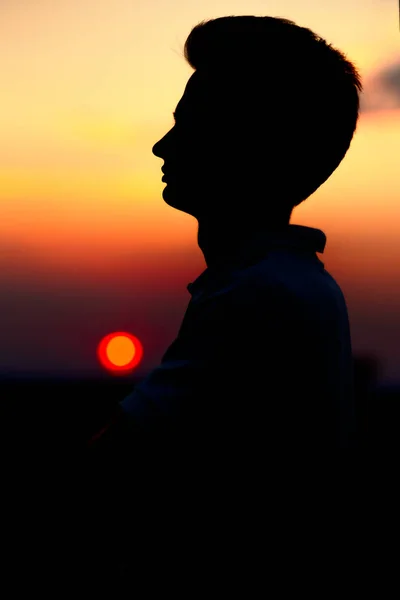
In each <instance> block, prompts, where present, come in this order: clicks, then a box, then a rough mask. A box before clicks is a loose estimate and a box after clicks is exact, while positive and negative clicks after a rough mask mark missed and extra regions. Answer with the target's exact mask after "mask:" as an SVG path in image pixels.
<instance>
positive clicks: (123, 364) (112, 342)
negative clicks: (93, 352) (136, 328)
mask: <svg viewBox="0 0 400 600" xmlns="http://www.w3.org/2000/svg"><path fill="white" fill-rule="evenodd" d="M97 355H98V358H99V361H100V363H101V365H102V366H103V367H105V368H106V369H107V370H108V371H113V372H124V373H126V372H130V371H132V370H133V369H134V368H135V367H137V366H138V364H139V363H140V361H141V360H142V357H143V347H142V344H141V342H140V341H139V340H138V338H137V337H135V336H134V335H132V334H130V333H126V332H121V331H119V332H115V333H110V334H109V335H106V336H105V337H104V338H103V339H102V340H101V342H100V344H99V346H98V349H97Z"/></svg>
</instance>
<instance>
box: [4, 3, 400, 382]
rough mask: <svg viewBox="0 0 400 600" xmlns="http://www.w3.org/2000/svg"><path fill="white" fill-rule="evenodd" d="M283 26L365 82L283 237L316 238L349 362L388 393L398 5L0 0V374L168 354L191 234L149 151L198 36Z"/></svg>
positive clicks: (398, 136) (397, 220)
mask: <svg viewBox="0 0 400 600" xmlns="http://www.w3.org/2000/svg"><path fill="white" fill-rule="evenodd" d="M241 14H242V15H244V14H254V15H260V16H261V15H270V16H276V17H286V18H289V19H292V20H294V21H295V22H296V23H297V24H298V25H302V26H306V27H309V28H311V29H312V30H314V31H315V32H316V33H318V34H320V35H321V36H322V37H323V38H325V39H326V40H327V41H328V42H330V43H332V44H333V45H334V46H336V47H338V48H339V49H340V50H342V51H344V52H345V53H346V54H347V56H348V57H349V58H350V60H352V61H354V62H355V64H356V65H357V66H358V68H359V70H360V72H361V76H362V79H363V83H364V88H365V91H364V93H363V95H362V112H361V117H360V121H359V124H358V129H357V132H356V134H355V137H354V139H353V142H352V145H351V148H350V150H349V152H348V154H347V156H346V157H345V159H344V161H343V163H342V164H341V165H340V166H339V167H338V169H337V171H336V172H335V173H334V174H333V175H332V176H331V178H330V179H329V180H328V181H327V182H326V183H325V184H324V185H323V186H322V187H321V188H320V189H319V190H318V191H317V192H316V193H315V194H314V195H313V196H311V197H310V198H309V199H308V200H307V201H306V202H304V203H303V204H302V205H300V206H299V207H298V208H296V209H295V211H294V212H293V215H292V219H291V222H292V223H297V224H301V225H308V226H310V227H317V228H319V229H322V230H323V231H324V232H325V234H326V236H327V245H326V249H325V252H324V254H322V255H318V256H319V258H320V259H321V260H322V261H323V262H324V264H325V267H326V269H327V270H328V271H329V272H330V273H331V274H332V275H333V276H334V277H335V279H336V280H337V281H338V283H339V285H340V286H341V288H342V290H343V292H344V294H345V297H346V300H347V304H348V309H349V316H350V324H351V332H352V342H353V349H354V353H355V354H360V353H363V354H373V355H375V356H376V357H377V358H378V359H379V360H380V361H381V365H382V378H383V379H384V380H385V381H399V382H400V309H399V307H400V168H399V164H400V163H399V156H400V52H399V47H400V31H399V5H398V1H397V0H368V1H366V0H346V1H345V0H335V1H333V0H332V1H331V2H327V1H324V2H321V0H304V1H303V2H299V1H298V0H276V1H266V0H264V1H261V0H260V1H259V0H236V1H232V0H231V1H222V0H202V2H197V3H195V2H188V1H187V0H175V1H173V0H147V1H146V2H143V1H140V0H112V1H111V0H57V1H56V2H55V1H54V0H37V1H35V2H26V1H25V0H3V1H2V2H1V4H0V56H1V59H0V64H1V77H0V98H1V111H0V130H1V136H0V207H1V219H0V269H1V279H0V329H1V336H0V376H2V375H7V374H14V373H15V374H23V373H27V372H32V373H34V374H43V375H51V374H65V375H71V376H74V375H76V374H94V375H96V373H100V372H101V367H100V365H99V362H98V359H97V355H96V348H97V345H98V343H99V341H100V340H101V339H102V338H103V337H104V336H106V335H107V334H109V333H111V332H113V331H127V332H130V333H131V334H133V335H134V336H137V338H138V339H140V340H141V342H142V344H143V353H144V354H143V361H142V363H141V365H140V366H139V367H138V369H137V373H138V375H141V374H145V373H147V372H148V371H149V370H150V369H152V368H154V367H155V366H157V364H158V363H159V361H160V360H161V357H162V355H163V353H164V352H165V350H166V349H167V347H168V346H169V344H170V343H171V342H172V341H173V339H174V338H175V336H176V334H177V331H178V329H179V326H180V323H181V321H182V318H183V315H184V312H185V310H186V307H187V304H188V302H189V300H190V295H189V293H188V291H187V289H186V286H187V284H188V283H189V282H191V281H194V279H195V278H196V277H197V276H198V275H199V274H200V273H201V272H202V271H203V270H204V269H205V267H206V265H205V261H204V258H203V255H202V252H201V250H200V249H199V247H198V246H197V221H196V220H195V219H194V217H192V216H190V215H187V214H184V213H182V212H179V211H177V210H174V209H173V208H171V207H170V206H168V205H167V204H166V203H165V202H164V200H163V198H162V195H161V194H162V190H163V188H164V186H165V184H164V183H163V182H162V181H161V176H162V173H161V171H160V169H161V167H162V165H163V161H162V160H161V159H158V158H156V157H155V156H154V155H153V154H152V152H151V149H152V146H153V145H154V143H155V142H156V141H158V140H159V139H160V138H161V137H163V136H164V135H165V133H166V132H167V131H168V130H169V129H170V128H171V127H172V125H173V117H172V112H173V111H174V109H175V107H176V105H177V103H178V101H179V99H180V98H181V96H182V94H183V91H184V87H185V85H186V82H187V80H188V78H189V77H190V75H191V74H192V72H193V71H192V69H191V67H190V66H189V65H188V64H187V63H186V61H185V59H184V57H183V46H184V43H185V40H186V38H187V36H188V34H189V33H190V30H191V29H192V28H193V27H194V25H196V24H197V23H198V22H199V21H201V20H204V19H208V18H215V17H220V16H225V15H241Z"/></svg>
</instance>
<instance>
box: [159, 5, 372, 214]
mask: <svg viewBox="0 0 400 600" xmlns="http://www.w3.org/2000/svg"><path fill="white" fill-rule="evenodd" d="M184 56H185V59H186V60H187V62H188V63H189V64H190V66H191V67H193V68H194V69H195V72H194V73H193V74H192V76H191V77H190V79H189V81H188V83H187V85H186V88H185V91H184V94H183V96H182V98H181V100H180V101H179V103H178V105H177V108H176V114H175V117H176V123H175V125H174V126H173V128H172V129H171V130H170V131H169V132H168V133H167V134H166V135H165V136H164V137H163V138H162V139H161V140H159V141H158V142H157V143H156V144H155V145H154V147H153V153H154V154H155V155H156V156H158V157H160V158H162V159H163V160H164V170H165V176H166V182H167V186H166V187H165V189H164V191H163V197H164V200H165V201H166V202H167V204H169V205H171V206H173V207H175V208H177V209H178V210H182V211H184V212H187V213H189V214H191V215H193V216H195V217H196V218H198V219H201V218H202V217H204V218H208V219H210V218H211V219H212V218H214V217H215V218H216V219H217V218H218V217H219V216H222V215H225V217H229V216H232V218H236V219H239V220H243V221H246V220H247V221H249V220H250V221H251V220H254V221H259V220H260V219H261V220H262V219H263V218H264V217H265V218H267V219H268V220H271V217H272V218H275V219H276V220H280V221H282V219H283V221H286V222H289V219H290V215H291V212H292V210H293V208H294V207H295V206H297V205H298V204H300V203H301V202H302V201H303V200H305V199H306V198H308V197H309V196H310V195H311V194H313V193H314V192H315V191H316V190H317V189H318V188H319V187H320V186H321V185H322V183H324V182H325V181H326V180H327V179H328V178H329V177H330V175H331V174H332V173H333V172H334V171H335V169H336V168H337V167H338V165H339V164H340V162H341V161H342V160H343V158H344V156H345V154H346V152H347V150H348V148H349V146H350V143H351V140H352V138H353V135H354V132H355V131H356V127H357V121H358V116H359V93H360V92H361V91H362V84H361V80H360V75H359V73H358V71H357V69H356V67H355V66H354V65H353V64H352V63H351V62H350V61H348V60H347V58H346V57H345V55H344V54H343V53H342V52H340V51H339V50H336V49H335V48H333V47H332V46H331V45H329V44H328V43H327V42H325V40H323V39H322V38H320V37H319V36H318V35H317V34H315V33H313V32H312V31H311V30H310V29H307V28H304V27H299V26H297V25H296V24H295V23H294V22H292V21H289V20H287V19H281V18H274V17H257V16H229V17H221V18H217V19H212V20H209V21H203V22H201V23H199V24H198V25H196V26H195V27H194V28H193V30H192V31H191V33H190V34H189V36H188V38H187V40H186V43H185V49H184Z"/></svg>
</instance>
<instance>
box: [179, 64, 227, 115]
mask: <svg viewBox="0 0 400 600" xmlns="http://www.w3.org/2000/svg"><path fill="white" fill-rule="evenodd" d="M218 105H219V102H218V94H217V93H216V89H215V86H214V85H213V83H212V81H211V80H210V79H208V78H207V77H206V76H205V75H203V74H199V72H198V71H195V72H194V73H193V74H192V75H191V77H190V78H189V80H188V82H187V83H186V86H185V90H184V92H183V95H182V97H181V99H180V100H179V102H178V104H177V105H176V109H175V112H176V119H177V120H178V119H179V118H180V117H181V118H184V119H187V118H195V119H201V118H202V117H205V118H207V119H210V118H212V116H213V115H215V114H216V113H218Z"/></svg>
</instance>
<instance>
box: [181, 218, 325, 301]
mask: <svg viewBox="0 0 400 600" xmlns="http://www.w3.org/2000/svg"><path fill="white" fill-rule="evenodd" d="M325 245H326V235H325V233H324V232H323V231H322V230H321V229H315V228H314V227H306V226H305V225H292V224H289V225H288V226H287V227H285V228H284V229H282V230H281V231H279V232H277V231H263V232H259V233H256V234H254V236H253V237H252V238H251V239H250V240H249V241H248V242H247V243H246V244H245V245H244V246H241V247H240V248H238V249H237V250H236V251H234V252H233V253H232V254H231V255H230V256H229V258H228V259H227V260H226V261H224V263H223V264H221V265H218V266H217V267H207V268H206V269H205V271H203V272H202V273H201V275H199V277H197V279H196V280H195V281H193V282H192V283H189V284H188V286H187V290H188V292H189V293H190V294H191V296H193V295H194V294H195V293H196V292H198V291H199V290H200V289H201V288H202V286H203V285H205V283H206V282H208V281H210V280H212V281H214V280H215V279H218V280H220V279H221V280H223V279H224V278H225V277H228V276H229V274H230V273H232V271H235V270H237V269H240V268H244V267H246V266H248V265H251V264H254V263H255V262H257V261H258V260H262V259H263V258H264V257H265V256H266V255H267V253H268V251H269V250H271V249H273V248H288V249H292V250H293V249H294V250H297V251H299V252H304V251H306V252H320V253H323V252H324V250H325Z"/></svg>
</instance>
